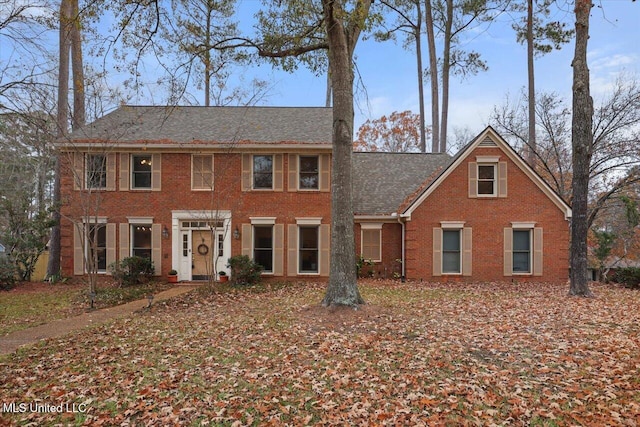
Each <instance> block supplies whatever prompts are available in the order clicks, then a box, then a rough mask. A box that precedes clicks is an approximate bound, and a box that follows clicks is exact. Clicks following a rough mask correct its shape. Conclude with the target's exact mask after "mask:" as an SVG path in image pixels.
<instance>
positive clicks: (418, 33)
mask: <svg viewBox="0 0 640 427" xmlns="http://www.w3.org/2000/svg"><path fill="white" fill-rule="evenodd" d="M415 5H416V14H417V15H416V17H417V19H416V25H415V28H414V32H415V37H416V59H417V61H416V62H417V64H416V65H417V66H418V96H419V97H420V99H419V100H418V101H419V105H420V151H421V152H422V153H426V152H427V132H426V129H425V126H424V82H423V79H422V41H421V37H422V7H421V6H420V0H416V1H415Z"/></svg>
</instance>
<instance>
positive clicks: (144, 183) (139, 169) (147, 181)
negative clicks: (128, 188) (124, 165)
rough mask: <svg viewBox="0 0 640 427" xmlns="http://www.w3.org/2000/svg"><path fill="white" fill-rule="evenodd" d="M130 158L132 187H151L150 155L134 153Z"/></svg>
mask: <svg viewBox="0 0 640 427" xmlns="http://www.w3.org/2000/svg"><path fill="white" fill-rule="evenodd" d="M132 159H133V160H132V161H133V168H132V177H131V182H132V184H133V185H132V188H151V155H150V154H149V155H146V154H145V155H134V156H132Z"/></svg>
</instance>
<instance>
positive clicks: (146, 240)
mask: <svg viewBox="0 0 640 427" xmlns="http://www.w3.org/2000/svg"><path fill="white" fill-rule="evenodd" d="M132 228H133V233H132V234H133V242H132V255H133V256H139V257H142V258H149V259H151V226H150V225H134V226H133V227H132Z"/></svg>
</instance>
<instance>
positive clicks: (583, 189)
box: [569, 0, 593, 297]
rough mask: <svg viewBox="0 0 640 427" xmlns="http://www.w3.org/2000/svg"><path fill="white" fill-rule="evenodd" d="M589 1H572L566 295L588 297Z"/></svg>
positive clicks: (591, 121) (591, 144)
mask: <svg viewBox="0 0 640 427" xmlns="http://www.w3.org/2000/svg"><path fill="white" fill-rule="evenodd" d="M591 7H592V3H591V0H576V4H575V14H576V47H575V53H574V57H573V63H572V66H573V120H572V129H573V130H572V134H571V142H572V146H573V180H572V183H571V185H572V192H573V203H572V210H573V217H572V219H571V284H570V288H569V294H571V295H578V296H584V297H589V296H592V293H591V291H590V290H589V282H588V277H587V267H588V264H587V232H588V229H589V227H588V221H587V197H588V192H589V166H590V164H591V155H592V149H593V128H592V126H593V99H592V98H591V94H590V89H589V68H588V66H587V40H588V39H589V13H590V12H591Z"/></svg>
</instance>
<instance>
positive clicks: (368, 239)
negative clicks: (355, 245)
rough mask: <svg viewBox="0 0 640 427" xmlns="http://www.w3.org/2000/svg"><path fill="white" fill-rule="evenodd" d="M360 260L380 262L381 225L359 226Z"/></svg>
mask: <svg viewBox="0 0 640 427" xmlns="http://www.w3.org/2000/svg"><path fill="white" fill-rule="evenodd" d="M360 229H361V233H360V235H361V236H360V237H361V245H360V246H361V251H360V254H361V255H362V258H364V259H365V260H367V261H374V262H381V261H382V224H361V225H360Z"/></svg>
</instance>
